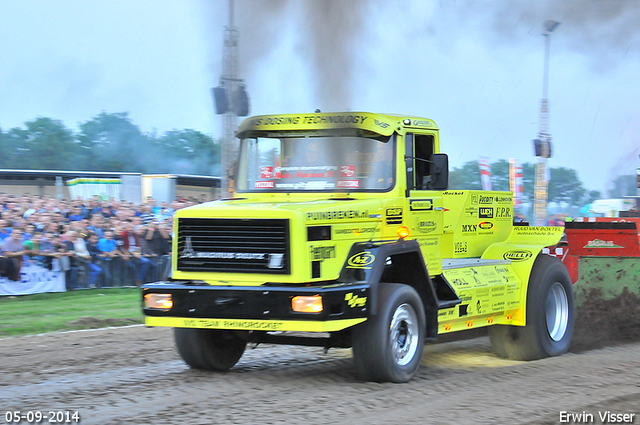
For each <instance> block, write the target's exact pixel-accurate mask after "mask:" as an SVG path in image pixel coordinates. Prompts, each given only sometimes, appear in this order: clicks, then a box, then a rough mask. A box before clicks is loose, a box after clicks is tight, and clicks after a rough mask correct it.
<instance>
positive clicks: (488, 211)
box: [478, 207, 493, 218]
mask: <svg viewBox="0 0 640 425" xmlns="http://www.w3.org/2000/svg"><path fill="white" fill-rule="evenodd" d="M478 217H479V218H493V208H491V207H480V208H478Z"/></svg>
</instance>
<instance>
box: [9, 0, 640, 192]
mask: <svg viewBox="0 0 640 425" xmlns="http://www.w3.org/2000/svg"><path fill="white" fill-rule="evenodd" d="M227 19H228V6H227V0H208V1H207V0H180V1H178V0H171V1H169V0H109V1H106V0H105V1H102V0H55V1H53V0H21V1H18V0H0V41H1V43H0V46H1V47H0V55H1V62H0V127H1V128H2V129H3V130H4V131H7V130H8V129H10V128H12V127H18V126H20V127H23V126H24V123H25V122H26V121H29V120H32V119H34V118H36V117H40V116H43V117H50V118H54V119H59V120H61V121H63V122H64V124H65V125H66V126H67V127H70V128H72V129H74V130H75V129H77V124H78V123H81V122H84V121H87V120H89V119H91V118H92V117H93V116H95V115H97V114H99V113H100V112H101V111H106V112H108V113H113V112H124V111H128V112H129V113H130V116H131V119H132V121H133V122H134V123H135V124H137V125H139V126H140V127H141V129H142V130H143V131H145V132H150V131H153V130H156V131H158V132H165V131H167V130H171V129H185V128H192V129H195V130H198V131H201V132H204V133H207V134H210V135H212V136H213V137H215V138H218V137H221V135H222V125H221V118H220V116H216V115H214V111H213V105H212V101H211V96H210V89H211V87H213V86H215V85H217V83H218V80H219V77H220V74H221V72H222V44H223V30H224V26H225V25H226V23H227ZM548 19H553V20H556V21H559V22H561V25H560V26H559V27H558V28H557V29H556V30H555V31H554V32H553V35H552V38H551V57H550V63H551V72H550V82H549V102H550V107H549V124H550V133H551V135H552V137H553V152H554V156H553V158H551V159H550V160H549V163H548V164H549V166H551V167H561V166H563V167H568V168H573V169H575V170H577V171H578V175H579V177H580V179H581V180H582V181H583V182H584V183H585V185H586V186H587V188H589V189H596V190H604V189H606V188H607V187H609V186H608V185H609V184H610V182H611V180H612V179H613V178H615V176H617V175H620V174H634V173H635V169H636V168H637V167H640V159H638V154H640V119H639V118H638V117H639V116H640V81H639V80H640V24H638V23H639V22H640V2H638V1H637V0H558V1H542V0H511V1H506V0H505V1H490V0H482V1H480V0H478V1H471V0H469V1H465V0H457V1H453V0H438V1H435V0H434V1H428V0H421V1H417V0H416V1H389V0H388V1H382V0H371V1H365V0H350V1H342V2H337V1H322V0H314V1H310V0H289V1H288V0H269V1H267V0H265V1H261V0H236V8H235V21H236V24H237V25H238V28H239V35H240V40H239V41H240V44H239V50H240V77H241V78H244V79H245V80H246V83H247V89H248V92H249V96H250V100H251V114H270V113H296V112H305V113H306V112H311V111H313V110H315V109H316V108H320V109H322V110H323V111H332V110H352V111H358V110H362V111H371V112H388V113H399V114H408V115H415V116H424V117H428V118H432V119H434V120H435V121H436V123H438V125H439V127H440V129H441V145H442V149H443V151H445V152H446V153H448V154H449V157H450V163H451V166H452V167H455V166H460V165H462V164H463V163H464V162H466V161H469V160H476V159H478V157H480V156H486V157H488V158H489V159H490V161H491V162H493V161H495V160H498V159H509V158H510V157H514V158H516V159H518V160H519V161H521V162H534V161H535V158H534V157H533V152H532V146H531V140H532V139H534V138H535V137H536V134H537V131H538V115H539V110H540V99H541V97H542V74H543V52H544V44H543V43H544V42H543V39H544V37H543V36H542V35H541V34H542V30H543V24H544V22H545V21H546V20H548Z"/></svg>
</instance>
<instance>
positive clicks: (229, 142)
mask: <svg viewBox="0 0 640 425" xmlns="http://www.w3.org/2000/svg"><path fill="white" fill-rule="evenodd" d="M233 7H234V1H233V0H229V24H228V25H227V26H226V27H225V29H224V45H223V52H222V75H221V76H220V85H219V86H218V87H215V88H213V89H212V92H213V100H214V103H215V108H216V114H222V129H223V136H222V146H221V147H222V161H221V162H222V172H221V173H222V176H221V177H222V182H221V183H222V184H221V190H220V192H221V195H222V197H223V198H228V197H230V196H231V195H233V189H234V188H233V183H232V182H233V181H234V179H235V176H234V173H235V171H234V169H235V167H234V165H235V164H234V162H235V160H236V157H237V155H238V142H237V141H236V138H235V131H236V127H237V117H238V116H240V117H246V116H247V115H248V114H249V98H248V96H247V92H246V91H245V89H244V80H241V79H239V78H238V28H237V27H236V26H235V25H234V22H233Z"/></svg>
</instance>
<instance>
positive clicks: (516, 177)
mask: <svg viewBox="0 0 640 425" xmlns="http://www.w3.org/2000/svg"><path fill="white" fill-rule="evenodd" d="M509 187H510V188H511V191H512V192H513V206H514V207H520V206H522V198H523V197H524V183H523V178H522V165H520V164H518V163H517V162H516V160H515V159H514V158H510V159H509Z"/></svg>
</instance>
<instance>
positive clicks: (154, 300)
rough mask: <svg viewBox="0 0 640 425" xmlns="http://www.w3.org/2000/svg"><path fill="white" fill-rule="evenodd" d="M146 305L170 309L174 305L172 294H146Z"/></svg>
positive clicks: (165, 309)
mask: <svg viewBox="0 0 640 425" xmlns="http://www.w3.org/2000/svg"><path fill="white" fill-rule="evenodd" d="M144 305H145V307H147V308H153V309H156V310H162V311H168V310H171V307H173V300H172V299H171V294H145V296H144Z"/></svg>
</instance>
